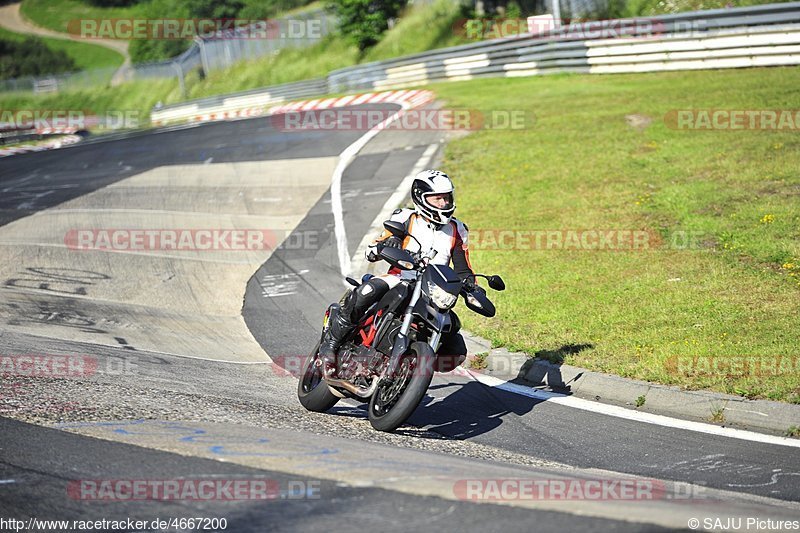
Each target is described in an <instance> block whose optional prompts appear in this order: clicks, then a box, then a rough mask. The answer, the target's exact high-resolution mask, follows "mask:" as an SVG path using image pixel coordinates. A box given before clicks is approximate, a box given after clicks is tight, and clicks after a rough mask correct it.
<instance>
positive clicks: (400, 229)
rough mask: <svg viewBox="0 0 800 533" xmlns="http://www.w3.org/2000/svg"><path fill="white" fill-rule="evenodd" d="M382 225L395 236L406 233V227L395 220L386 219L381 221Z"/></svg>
mask: <svg viewBox="0 0 800 533" xmlns="http://www.w3.org/2000/svg"><path fill="white" fill-rule="evenodd" d="M383 227H384V228H386V231H388V232H389V233H391V234H392V235H394V236H395V237H405V235H406V227H405V226H404V225H403V224H402V223H401V222H397V221H396V220H387V221H386V222H384V223H383Z"/></svg>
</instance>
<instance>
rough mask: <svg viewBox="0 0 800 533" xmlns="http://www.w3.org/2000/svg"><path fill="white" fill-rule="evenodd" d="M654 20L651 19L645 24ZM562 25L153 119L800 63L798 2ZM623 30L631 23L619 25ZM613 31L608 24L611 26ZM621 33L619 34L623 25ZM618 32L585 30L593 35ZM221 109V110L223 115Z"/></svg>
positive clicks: (162, 112) (178, 107)
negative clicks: (319, 100)
mask: <svg viewBox="0 0 800 533" xmlns="http://www.w3.org/2000/svg"><path fill="white" fill-rule="evenodd" d="M643 21H649V23H650V24H642V22H643ZM621 22H622V21H603V22H593V23H587V24H584V25H576V26H570V27H568V28H565V27H561V28H558V29H555V30H552V31H550V32H547V33H543V34H537V35H531V34H522V35H519V36H514V37H510V38H502V39H494V40H490V41H482V42H478V43H474V44H467V45H461V46H456V47H451V48H443V49H438V50H432V51H429V52H425V53H421V54H415V55H411V56H405V57H401V58H396V59H391V60H387V61H378V62H374V63H367V64H364V65H358V66H355V67H348V68H344V69H340V70H336V71H333V72H331V73H330V74H329V75H328V77H327V78H324V79H318V80H311V81H307V82H299V83H290V84H286V85H281V86H277V87H266V88H263V89H257V90H254V91H247V92H245V93H236V94H231V95H227V96H221V97H215V98H206V99H202V100H194V101H191V102H186V103H182V104H175V105H170V106H166V107H163V108H161V109H158V110H154V111H153V113H152V115H151V118H152V120H153V122H154V123H155V124H165V123H168V122H173V121H185V120H189V119H190V118H191V117H196V116H198V115H199V114H203V113H208V114H209V116H211V114H212V113H220V114H224V113H231V112H236V111H239V110H242V109H246V108H251V109H252V108H253V107H254V106H255V107H257V108H260V109H262V108H266V106H268V105H273V104H276V103H281V102H284V101H288V100H293V99H299V98H307V97H311V96H321V95H324V94H330V93H346V92H352V91H358V90H376V89H378V90H384V89H397V88H403V87H414V86H420V85H425V84H426V83H428V82H435V81H458V80H466V79H472V78H479V77H498V76H504V77H518V76H535V75H538V74H547V73H556V72H580V73H592V74H610V73H624V72H656V71H666V70H693V69H716V68H741V67H755V66H776V65H798V64H800V2H790V3H785V4H768V5H761V6H751V7H744V8H734V9H717V10H710V11H695V12H689V13H680V14H677V15H666V16H663V17H658V18H648V19H636V22H638V23H637V24H630V25H626V24H621ZM619 28H624V30H623V31H620V30H619ZM605 30H607V31H605ZM615 32H616V33H615ZM593 33H599V34H608V33H612V34H617V33H619V34H620V35H619V36H618V37H614V38H596V39H587V38H580V36H581V35H585V34H590V35H591V34H593ZM220 116H222V115H220Z"/></svg>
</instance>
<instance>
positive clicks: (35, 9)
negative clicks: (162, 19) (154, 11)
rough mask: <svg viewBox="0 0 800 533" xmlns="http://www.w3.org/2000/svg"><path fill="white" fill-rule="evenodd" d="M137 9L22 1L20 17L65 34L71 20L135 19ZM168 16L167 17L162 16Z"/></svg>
mask: <svg viewBox="0 0 800 533" xmlns="http://www.w3.org/2000/svg"><path fill="white" fill-rule="evenodd" d="M138 9H139V7H138V6H136V5H134V6H131V7H95V6H92V5H89V4H88V3H87V2H83V1H81V0H24V1H23V2H22V6H21V7H20V11H21V13H22V16H24V17H25V18H27V19H28V20H30V21H32V22H33V23H34V24H36V25H37V26H41V27H43V28H47V29H50V30H53V31H60V32H62V33H67V26H68V24H69V21H71V20H80V19H99V18H120V19H124V18H130V17H135V16H136V14H137V13H138ZM164 16H168V15H164Z"/></svg>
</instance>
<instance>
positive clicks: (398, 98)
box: [153, 89, 435, 126]
mask: <svg viewBox="0 0 800 533" xmlns="http://www.w3.org/2000/svg"><path fill="white" fill-rule="evenodd" d="M434 98H435V95H434V94H433V91H427V90H420V89H415V90H404V91H383V92H377V93H363V94H351V95H347V96H339V97H336V98H326V99H323V98H318V99H316V100H300V101H298V102H290V103H286V104H279V105H275V106H273V107H270V108H266V107H265V106H263V105H260V106H255V107H245V108H241V109H231V110H227V111H215V112H213V113H201V114H198V115H193V116H190V117H188V118H187V119H186V120H187V122H189V123H200V122H217V121H221V120H236V119H241V118H250V117H258V116H261V115H276V114H279V113H285V112H287V111H310V110H316V109H330V108H334V107H344V106H349V105H360V104H377V103H390V104H406V105H408V106H409V107H410V108H413V107H419V106H421V105H424V104H426V103H428V102H430V101H432V100H433V99H434ZM168 122H170V120H169V119H163V120H154V121H153V125H154V126H163V125H165V124H167V123H168Z"/></svg>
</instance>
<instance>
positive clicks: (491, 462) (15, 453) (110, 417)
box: [0, 106, 800, 532]
mask: <svg viewBox="0 0 800 533" xmlns="http://www.w3.org/2000/svg"><path fill="white" fill-rule="evenodd" d="M387 107H389V108H392V106H387ZM362 135H363V132H358V131H337V132H302V133H301V132H295V133H286V132H279V131H276V130H275V129H273V128H272V127H271V124H270V120H269V119H268V118H256V119H248V120H241V121H235V122H222V123H215V124H206V125H199V126H194V127H187V128H176V129H169V130H162V131H158V132H150V133H146V134H141V135H137V136H134V137H130V138H123V139H118V140H113V141H107V142H94V143H85V144H78V145H76V146H74V147H70V148H65V149H61V150H54V151H50V152H40V153H33V154H23V155H18V156H14V157H9V158H3V159H0V254H2V255H1V256H0V257H2V259H3V260H2V261H1V262H0V357H2V356H6V357H11V358H14V357H19V356H24V355H31V354H36V355H50V356H55V357H59V356H67V357H73V356H80V357H82V358H83V359H82V360H83V361H88V362H90V363H91V364H89V370H84V371H82V372H76V373H75V375H69V376H62V375H44V376H36V377H32V376H28V375H20V374H19V373H16V374H15V373H13V372H11V373H4V374H3V375H2V387H0V417H2V418H0V518H4V519H10V518H13V519H17V520H28V519H31V518H36V519H52V520H70V521H72V520H102V519H106V520H125V519H127V518H134V519H137V520H147V521H152V520H155V519H167V518H182V517H209V518H225V519H226V520H227V521H228V524H227V531H272V530H275V531H278V530H281V531H297V530H311V531H318V530H319V531H322V530H325V531H339V530H345V529H347V530H351V529H354V528H358V529H365V530H370V531H371V530H380V531H408V530H430V529H437V530H442V531H456V530H458V531H529V530H536V531H565V532H566V531H606V530H613V531H660V530H676V529H689V525H690V522H689V520H690V519H691V518H697V519H700V520H703V519H706V518H709V519H715V520H716V519H720V520H721V521H722V522H721V523H722V524H723V526H724V524H725V523H726V522H725V521H726V520H729V519H732V518H733V519H735V518H737V517H738V518H744V519H746V518H748V517H756V518H758V519H762V520H766V519H772V520H798V519H800V505H798V503H797V502H798V500H800V461H799V460H798V458H799V457H800V450H799V449H798V447H797V446H791V445H789V444H788V441H786V442H784V441H782V440H781V439H774V440H773V441H771V442H754V441H750V440H744V439H738V438H729V437H721V436H715V435H710V434H707V433H703V432H697V431H690V430H686V429H678V428H675V427H669V426H664V425H656V424H648V423H642V422H637V421H634V420H630V419H625V418H619V417H614V416H610V415H606V414H600V413H592V412H588V411H584V410H578V409H571V408H569V407H565V406H562V405H557V404H554V403H552V402H547V401H541V400H535V399H533V398H530V397H526V396H524V395H519V394H514V393H512V392H508V391H506V390H501V389H499V388H496V387H492V386H488V385H486V384H483V383H481V382H479V381H477V380H476V379H473V378H472V377H469V376H465V375H464V374H439V375H437V376H436V378H435V379H434V383H433V385H432V386H431V388H430V390H429V393H428V396H427V397H426V398H425V399H424V400H423V405H422V406H421V407H420V408H419V409H418V410H417V411H416V412H415V414H414V415H413V417H412V418H411V420H410V423H409V424H407V425H406V426H404V427H402V428H401V429H400V430H398V431H397V432H396V433H395V434H382V433H378V432H376V431H374V430H372V429H371V427H370V425H369V422H368V421H367V419H366V411H365V406H364V405H360V404H357V403H356V402H353V401H349V400H348V401H341V402H340V403H339V404H337V406H335V407H334V408H333V409H332V410H331V411H330V412H329V413H327V414H314V413H308V412H306V411H305V410H304V409H303V408H302V407H301V406H300V405H299V403H298V401H297V399H296V395H295V389H296V384H297V381H296V379H295V378H294V377H292V375H291V373H290V372H288V371H287V369H288V370H291V368H289V367H290V366H291V365H293V364H294V362H295V361H297V360H299V358H301V357H303V356H305V355H306V354H307V352H308V350H309V349H310V348H311V347H313V345H314V343H315V341H316V338H317V335H318V332H319V327H320V322H321V317H322V313H323V311H324V309H325V306H326V305H327V304H328V303H329V302H331V301H333V300H336V299H338V298H339V297H340V296H341V294H342V292H343V290H344V286H343V283H342V279H341V273H340V266H339V265H340V257H339V249H338V246H337V240H336V238H335V231H334V227H335V219H334V214H333V210H332V205H333V202H332V198H331V177H332V176H333V175H334V171H335V169H336V165H337V162H338V156H339V154H341V153H342V152H343V151H344V150H345V149H346V148H347V147H348V146H350V145H351V144H352V143H354V142H355V141H356V140H357V139H358V138H359V137H361V136H362ZM444 140H445V139H443V137H442V134H441V133H440V132H433V131H431V132H419V131H416V132H401V131H386V132H382V133H379V134H378V135H377V136H376V137H375V138H373V139H372V140H371V141H369V143H367V145H366V146H365V147H364V148H363V149H362V150H361V151H360V152H359V154H358V156H357V157H356V159H355V160H354V161H353V162H352V163H351V164H350V165H348V166H347V168H346V169H345V171H344V173H343V175H342V180H341V191H340V194H341V201H342V206H343V212H342V214H343V228H344V230H345V233H346V235H347V255H348V256H350V257H353V256H357V253H358V249H359V243H360V242H361V241H362V239H363V238H364V236H365V235H366V234H368V233H369V232H370V227H371V225H372V224H373V221H374V220H375V219H376V217H378V215H379V213H381V211H382V210H383V209H384V207H385V205H386V204H387V201H389V199H390V198H391V197H392V195H393V194H394V193H395V191H396V189H397V188H398V186H399V185H400V184H401V182H402V181H403V180H404V178H405V177H406V176H407V175H408V174H409V173H411V172H412V170H413V169H415V168H419V167H420V166H426V165H430V164H435V162H436V160H437V158H438V157H439V156H440V153H441V146H442V141H444ZM103 228H105V229H162V230H163V229H192V230H197V229H224V230H235V229H254V228H259V229H264V230H267V231H266V232H265V234H267V233H268V234H269V235H271V236H273V237H274V238H275V239H276V240H275V242H276V243H282V244H281V245H280V246H278V247H277V249H275V250H274V252H273V251H270V250H256V249H246V250H228V249H215V250H203V249H193V250H165V249H152V250H137V251H132V250H115V251H108V250H83V249H76V247H75V246H74V242H73V241H72V240H70V239H71V237H70V235H74V232H76V231H81V230H97V229H103ZM356 260H357V257H356ZM474 266H475V267H476V268H477V269H478V270H479V271H480V270H481V266H480V265H479V264H476V265H474ZM500 274H502V273H500ZM509 290H513V287H510V288H509ZM461 312H468V311H467V310H465V309H463V308H462V309H461ZM498 314H501V315H502V309H498ZM523 478H524V479H538V480H549V481H552V480H568V481H576V480H577V481H578V482H580V483H584V484H586V483H589V482H592V481H597V480H603V481H604V482H610V481H614V480H623V481H624V480H640V481H642V480H644V481H647V482H651V483H655V484H656V485H657V486H659V487H663V491H661V492H659V494H658V495H657V497H654V498H633V499H631V498H628V499H625V498H623V499H615V498H601V499H592V498H583V499H571V500H566V501H564V500H559V499H558V498H544V499H542V498H539V499H536V498H514V497H511V498H505V501H503V502H497V501H494V500H485V499H484V500H480V498H479V500H480V501H475V500H473V499H470V498H469V497H464V494H463V491H461V489H460V488H459V487H463V486H464V483H465V482H468V481H469V480H484V481H485V480H508V479H512V480H513V479H523ZM237 479H244V480H253V479H258V480H268V482H269V484H270V485H269V486H271V487H273V488H275V489H276V490H275V491H274V493H272V498H270V499H268V501H263V500H254V499H247V498H244V499H239V500H233V501H230V500H227V499H224V498H213V499H203V500H201V501H198V500H192V499H176V498H171V499H169V498H165V499H156V500H135V499H134V500H130V499H129V500H125V499H123V498H117V499H116V500H104V501H98V499H93V498H91V497H84V496H76V493H75V491H74V490H73V489H74V487H75V484H76V483H80V481H81V480H84V481H85V480H237ZM298 487H301V488H302V489H303V490H302V491H301V493H297V491H296V490H295V489H297V488H298ZM0 526H2V523H0ZM715 527H716V528H717V529H725V527H718V526H715ZM0 529H3V527H0ZM31 529H32V530H45V529H33V528H31ZM162 529H166V528H162ZM162 529H158V528H153V527H149V526H148V527H147V528H144V530H147V531H160V530H162ZM53 530H56V529H53ZM63 530H70V531H71V530H77V528H71V529H70V528H63ZM172 530H177V529H172ZM219 530H222V529H221V528H219Z"/></svg>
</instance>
